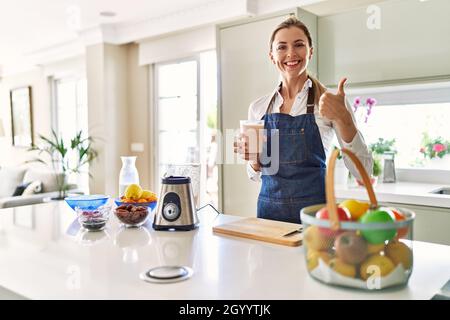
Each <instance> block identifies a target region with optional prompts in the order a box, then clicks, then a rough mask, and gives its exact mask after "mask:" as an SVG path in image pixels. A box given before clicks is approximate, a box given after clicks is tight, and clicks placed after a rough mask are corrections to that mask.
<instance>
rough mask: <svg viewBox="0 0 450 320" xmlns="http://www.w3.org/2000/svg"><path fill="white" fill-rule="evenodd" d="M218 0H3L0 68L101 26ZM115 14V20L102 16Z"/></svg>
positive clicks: (1, 5) (0, 30)
mask: <svg viewBox="0 0 450 320" xmlns="http://www.w3.org/2000/svg"><path fill="white" fill-rule="evenodd" d="M215 1H217V0H165V1H164V0H156V1H155V0H0V66H2V65H3V66H7V65H10V64H13V63H15V62H17V61H18V60H19V59H20V58H21V57H23V56H27V55H28V54H31V53H33V52H35V51H38V50H42V49H45V48H48V47H52V46H55V45H58V44H61V43H67V42H70V41H73V40H75V39H77V38H78V32H79V31H82V30H86V29H90V28H93V27H96V26H99V25H101V24H118V23H120V24H122V23H131V22H138V21H142V20H146V19H151V18H155V17H159V16H164V15H167V14H170V13H173V12H178V11H183V10H186V9H188V8H192V7H197V6H201V5H204V4H206V3H211V2H215ZM101 11H113V12H115V13H116V14H117V15H116V16H115V17H108V18H107V17H102V16H100V15H99V13H100V12H101Z"/></svg>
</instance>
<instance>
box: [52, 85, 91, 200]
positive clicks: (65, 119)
mask: <svg viewBox="0 0 450 320" xmlns="http://www.w3.org/2000/svg"><path fill="white" fill-rule="evenodd" d="M53 128H54V129H55V131H56V132H57V133H58V134H59V135H60V136H61V137H62V138H63V140H64V141H65V142H66V143H70V140H71V139H72V138H73V137H74V136H75V134H76V133H77V132H79V131H80V130H81V131H82V132H83V136H84V137H86V136H88V106H87V81H86V79H85V78H63V79H56V80H55V81H54V109H53ZM88 169H89V166H88V165H86V166H85V167H84V168H82V172H83V174H80V175H71V176H70V177H69V181H68V182H69V183H73V184H77V186H78V188H80V189H81V190H83V191H85V192H89V175H88Z"/></svg>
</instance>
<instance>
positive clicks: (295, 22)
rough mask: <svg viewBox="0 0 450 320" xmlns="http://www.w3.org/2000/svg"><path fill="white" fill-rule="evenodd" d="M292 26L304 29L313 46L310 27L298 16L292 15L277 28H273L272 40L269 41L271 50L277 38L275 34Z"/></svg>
mask: <svg viewBox="0 0 450 320" xmlns="http://www.w3.org/2000/svg"><path fill="white" fill-rule="evenodd" d="M290 27H296V28H299V29H300V30H302V31H303V32H304V33H305V35H306V37H307V38H308V44H309V46H310V47H311V48H312V38H311V33H310V32H309V29H308V27H307V26H306V25H305V24H304V23H303V22H301V21H300V20H298V19H297V18H296V17H294V16H290V17H289V18H287V19H286V20H284V21H283V22H282V23H280V24H279V25H278V26H277V27H276V28H275V30H273V32H272V35H271V36H270V41H269V51H271V50H272V44H273V41H274V40H275V35H276V34H277V32H278V31H280V30H281V29H288V28H290Z"/></svg>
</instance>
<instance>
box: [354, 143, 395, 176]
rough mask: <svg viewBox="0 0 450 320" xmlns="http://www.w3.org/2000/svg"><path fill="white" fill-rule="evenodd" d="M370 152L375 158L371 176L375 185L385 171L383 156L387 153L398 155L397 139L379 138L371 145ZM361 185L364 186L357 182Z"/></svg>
mask: <svg viewBox="0 0 450 320" xmlns="http://www.w3.org/2000/svg"><path fill="white" fill-rule="evenodd" d="M369 150H370V151H371V152H372V156H373V166H372V174H371V182H372V184H373V185H375V184H376V183H377V180H378V177H379V176H380V175H381V173H382V171H383V165H382V162H381V160H382V156H383V154H385V153H394V154H396V153H397V150H396V148H395V139H392V140H385V139H383V138H378V140H377V141H376V142H375V143H371V144H369ZM357 182H358V184H359V185H363V182H362V181H359V180H357Z"/></svg>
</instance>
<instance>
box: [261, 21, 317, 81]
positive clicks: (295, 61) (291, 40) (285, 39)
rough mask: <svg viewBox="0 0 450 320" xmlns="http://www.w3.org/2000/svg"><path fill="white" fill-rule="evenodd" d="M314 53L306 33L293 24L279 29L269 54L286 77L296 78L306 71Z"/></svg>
mask: <svg viewBox="0 0 450 320" xmlns="http://www.w3.org/2000/svg"><path fill="white" fill-rule="evenodd" d="M312 53H313V48H312V47H311V46H310V45H309V42H308V37H307V36H306V34H305V33H304V32H303V30H301V29H300V28H297V27H295V26H292V27H289V28H283V29H280V30H278V31H277V33H276V34H275V37H274V41H273V43H272V48H271V50H270V53H269V56H270V60H271V61H272V63H273V64H275V65H276V66H277V68H278V70H279V71H280V73H281V74H282V75H283V77H284V78H295V77H298V76H299V75H301V74H303V73H304V72H305V71H306V68H307V67H308V63H309V61H310V60H311V57H312Z"/></svg>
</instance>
